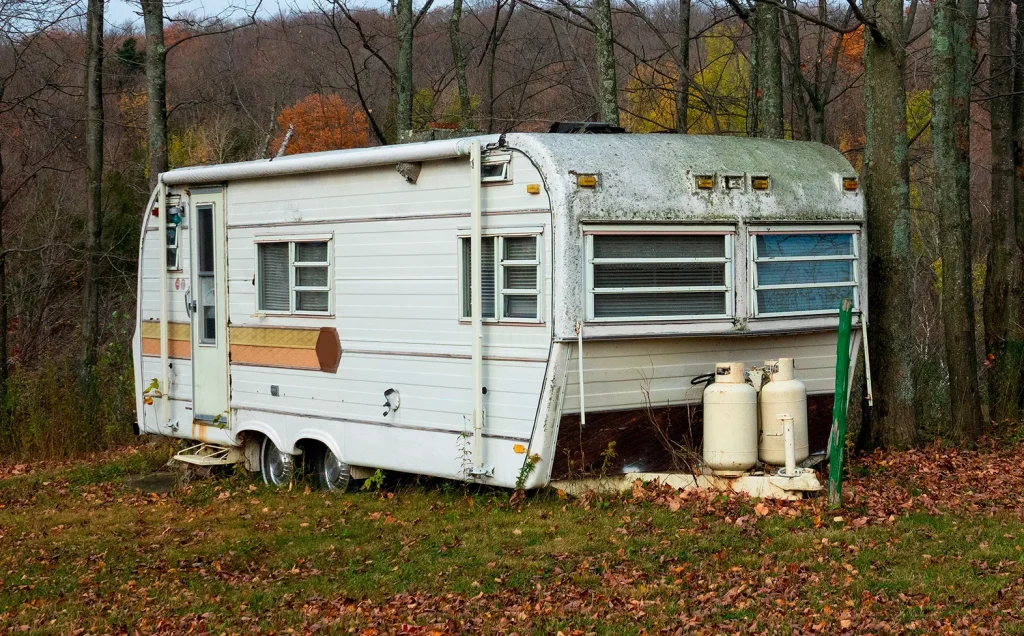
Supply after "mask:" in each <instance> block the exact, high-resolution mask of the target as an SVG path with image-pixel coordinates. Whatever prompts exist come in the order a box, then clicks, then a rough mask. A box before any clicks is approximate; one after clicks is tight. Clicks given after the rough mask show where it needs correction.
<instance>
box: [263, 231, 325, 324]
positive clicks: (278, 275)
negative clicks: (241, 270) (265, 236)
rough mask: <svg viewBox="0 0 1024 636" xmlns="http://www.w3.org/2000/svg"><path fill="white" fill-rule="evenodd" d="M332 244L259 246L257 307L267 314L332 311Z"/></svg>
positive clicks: (320, 242) (322, 241) (299, 242)
mask: <svg viewBox="0 0 1024 636" xmlns="http://www.w3.org/2000/svg"><path fill="white" fill-rule="evenodd" d="M331 280H332V277H331V245H330V241H326V240H319V241H290V242H280V243H257V244H256V304H257V309H258V310H259V311H262V312H266V313H280V314H290V313H294V314H310V313H312V314H327V313H330V310H331Z"/></svg>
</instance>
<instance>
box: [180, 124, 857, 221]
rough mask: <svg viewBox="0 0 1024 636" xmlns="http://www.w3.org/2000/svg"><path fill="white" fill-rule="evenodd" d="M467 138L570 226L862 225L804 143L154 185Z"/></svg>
mask: <svg viewBox="0 0 1024 636" xmlns="http://www.w3.org/2000/svg"><path fill="white" fill-rule="evenodd" d="M474 139H479V140H480V142H481V145H482V146H483V147H484V148H496V147H498V146H504V147H508V148H512V149H515V150H519V151H521V152H523V153H524V154H526V155H527V156H528V157H529V158H530V159H531V160H532V161H533V162H534V163H535V164H536V165H537V167H538V169H539V170H540V171H541V173H542V174H543V175H544V178H545V181H546V186H547V189H548V191H549V193H550V194H551V197H552V206H553V210H554V212H555V213H556V214H564V213H565V212H566V211H568V212H569V213H570V215H571V216H573V217H575V218H576V219H579V220H595V221H601V220H633V221H636V220H641V221H642V220H647V221H652V222H653V221H667V220H693V221H702V222H708V221H711V222H713V221H715V220H723V221H725V220H735V219H736V218H737V217H743V218H746V219H748V220H757V219H763V220H777V219H783V218H784V219H787V220H801V221H813V220H820V221H834V220H844V219H845V220H860V219H861V218H863V207H864V203H863V198H862V196H861V193H860V190H859V189H858V190H856V191H852V192H851V191H844V189H843V185H842V180H843V178H844V177H856V176H857V173H856V171H855V170H854V169H853V168H852V167H851V166H850V164H849V162H847V160H846V158H845V157H843V155H842V154H840V153H839V152H838V151H836V150H835V149H833V148H830V147H828V146H825V145H822V144H818V143H812V142H800V141H784V140H771V139H751V138H745V137H725V136H704V135H672V134H664V135H661V134H649V135H641V134H621V135H617V134H616V135H589V134H552V133H509V134H507V135H503V136H498V135H484V136H480V137H475V138H461V139H452V140H443V141H431V142H422V143H411V144H401V145H394V146H382V147H376V148H356V149H349V150H335V151H328V152H319V153H308V154H300V155H290V156H285V157H281V158H278V159H263V160H258V161H247V162H242V163H234V164H222V165H214V166H197V167H191V168H180V169H176V170H172V171H170V172H166V173H164V174H163V175H161V177H162V179H163V181H164V183H165V184H167V185H196V184H209V183H218V182H220V183H222V182H228V181H234V180H240V179H256V178H262V177H272V176H278V175H285V174H301V173H313V172H325V171H333V170H345V169H355V168H364V167H370V166H378V165H387V164H390V163H397V162H415V161H431V160H441V159H447V158H452V157H458V156H464V155H467V154H469V147H470V144H471V142H472V141H473V140H474ZM578 174H594V175H597V176H598V185H597V187H596V188H593V189H584V188H579V187H577V185H576V176H577V175H578ZM705 175H708V176H713V177H715V187H714V189H713V190H711V191H702V190H698V189H697V188H696V187H695V177H697V176H705ZM726 175H738V176H742V177H743V183H744V187H742V188H739V189H736V190H726V189H725V188H724V187H723V185H722V179H723V178H724V177H725V176H726ZM754 176H767V177H769V183H770V186H769V188H768V190H766V191H754V190H752V189H751V188H750V177H754Z"/></svg>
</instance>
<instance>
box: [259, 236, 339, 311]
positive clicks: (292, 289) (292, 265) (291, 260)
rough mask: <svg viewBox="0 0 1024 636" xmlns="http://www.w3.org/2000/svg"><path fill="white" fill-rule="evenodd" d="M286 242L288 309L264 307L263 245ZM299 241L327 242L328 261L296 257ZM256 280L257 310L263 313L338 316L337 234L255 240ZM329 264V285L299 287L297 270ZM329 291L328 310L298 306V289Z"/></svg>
mask: <svg viewBox="0 0 1024 636" xmlns="http://www.w3.org/2000/svg"><path fill="white" fill-rule="evenodd" d="M280 243H286V244H287V245H288V310H287V311H285V310H281V309H263V308H261V307H260V289H261V285H262V282H263V281H262V278H261V272H260V246H261V245H268V244H280ZM296 243H327V261H326V263H324V262H322V261H317V262H314V261H300V262H296V260H295V244H296ZM253 252H254V254H253V271H254V274H253V283H254V285H255V289H254V292H255V295H256V299H255V303H256V313H257V314H258V315H262V316H333V315H334V235H333V234H315V235H308V236H301V235H291V236H257V237H255V238H254V239H253ZM324 265H326V266H327V285H326V286H320V287H318V286H309V285H303V286H297V285H296V283H295V281H296V276H295V270H296V268H298V267H324ZM303 291H306V292H327V310H326V311H313V310H311V309H298V308H297V307H296V297H297V293H298V292H303Z"/></svg>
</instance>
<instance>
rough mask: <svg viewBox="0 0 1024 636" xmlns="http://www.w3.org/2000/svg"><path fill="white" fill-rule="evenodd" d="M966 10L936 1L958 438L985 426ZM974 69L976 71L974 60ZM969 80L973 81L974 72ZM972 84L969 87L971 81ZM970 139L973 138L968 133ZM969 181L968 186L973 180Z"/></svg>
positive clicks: (944, 240) (940, 188)
mask: <svg viewBox="0 0 1024 636" xmlns="http://www.w3.org/2000/svg"><path fill="white" fill-rule="evenodd" d="M996 1H997V2H998V1H999V0H996ZM961 4H962V3H961ZM961 9H962V7H960V6H958V2H957V0H939V1H938V2H936V4H935V17H934V22H933V24H932V33H931V44H932V68H933V71H932V113H933V114H932V156H933V162H934V169H935V176H934V188H935V208H936V213H937V214H938V216H939V241H940V244H939V249H940V252H941V254H942V316H943V320H942V324H943V327H944V336H945V344H946V367H947V370H948V373H949V401H950V407H951V427H952V435H953V437H954V438H955V439H965V438H967V439H970V438H973V437H975V436H976V435H977V434H978V431H979V429H980V426H981V405H980V401H979V397H980V396H979V392H978V363H977V354H976V352H975V349H974V347H975V339H974V337H975V330H974V291H973V288H972V279H971V272H972V269H971V217H970V192H969V190H968V191H967V192H964V191H963V189H962V186H963V185H964V184H963V183H962V182H961V179H960V174H959V168H960V162H961V160H962V157H961V156H960V152H959V144H960V143H961V140H960V136H961V135H964V134H967V132H966V130H965V129H966V126H961V125H960V122H959V121H958V118H959V117H963V116H964V115H963V113H962V112H961V111H962V107H963V106H964V105H965V104H966V105H967V106H969V105H970V104H969V102H966V103H961V102H958V98H959V96H960V94H961V91H962V88H963V87H962V86H960V84H961V80H962V79H963V78H961V77H960V73H961V71H962V70H963V64H964V62H965V60H963V59H960V58H961V57H962V56H963V55H964V54H965V53H967V51H968V50H969V47H966V46H961V45H960V44H959V42H958V33H961V32H962V30H961V29H959V28H957V27H955V26H954V22H956V21H958V20H959V17H958V14H959V13H960V11H961ZM969 68H970V69H971V71H972V72H973V63H971V64H969ZM967 81H968V82H969V81H970V77H969V76H968V78H967ZM967 87H968V89H969V87H970V84H969V83H968V85H967ZM968 117H969V114H968ZM968 121H969V120H968ZM967 143H968V144H969V143H970V139H969V137H968V140H967ZM969 169H970V166H969V165H968V170H969ZM967 185H968V187H969V185H970V184H969V183H968V184H967ZM965 210H966V215H965V214H964V211H965Z"/></svg>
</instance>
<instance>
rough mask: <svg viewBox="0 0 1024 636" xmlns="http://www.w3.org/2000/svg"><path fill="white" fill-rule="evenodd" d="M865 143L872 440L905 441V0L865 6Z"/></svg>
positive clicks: (911, 415)
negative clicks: (872, 372)
mask: <svg viewBox="0 0 1024 636" xmlns="http://www.w3.org/2000/svg"><path fill="white" fill-rule="evenodd" d="M851 8H853V9H854V11H855V14H856V15H857V17H858V19H860V20H861V21H862V22H863V23H864V25H865V29H864V32H865V40H864V61H865V67H866V72H867V85H866V87H865V97H866V102H867V103H866V108H867V147H866V149H865V153H864V186H865V188H864V193H865V199H866V202H867V212H868V214H867V218H868V236H870V237H871V241H870V243H869V245H868V270H869V271H870V272H871V277H872V279H871V285H870V287H869V288H868V290H869V291H868V296H869V306H870V308H871V326H870V328H871V337H872V340H873V344H874V346H873V351H872V353H874V354H875V355H874V356H873V359H872V363H873V364H872V369H873V371H874V381H875V386H876V391H875V408H874V410H873V412H872V414H873V421H872V424H871V431H870V434H869V435H868V436H867V437H868V439H869V440H870V442H871V444H872V445H881V446H885V447H889V448H902V447H906V446H910V445H911V444H913V443H914V439H915V436H916V425H915V411H914V385H913V383H912V382H911V377H912V375H911V349H912V342H911V339H910V338H909V337H908V334H910V333H912V327H913V325H912V321H911V316H912V314H911V312H910V311H909V310H908V305H909V304H911V303H912V302H913V299H912V296H911V268H910V265H911V262H910V196H909V192H910V183H909V181H910V164H909V161H908V157H907V148H908V139H907V93H906V86H905V84H904V70H905V66H906V41H907V37H906V35H905V26H904V22H903V15H904V14H903V2H902V0H877V1H876V2H873V3H866V4H865V6H864V8H863V10H861V8H860V7H858V6H857V5H855V4H851Z"/></svg>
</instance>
